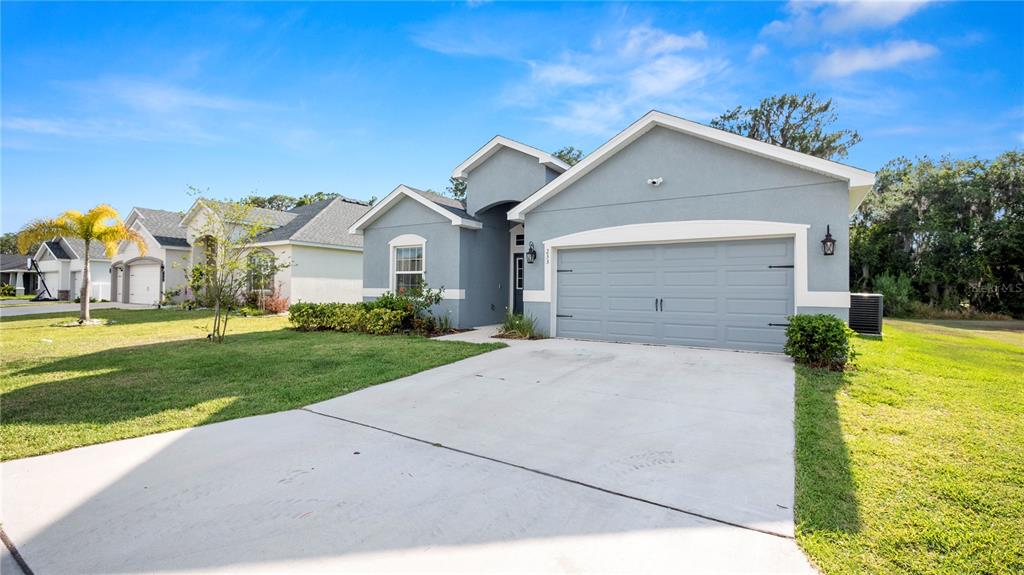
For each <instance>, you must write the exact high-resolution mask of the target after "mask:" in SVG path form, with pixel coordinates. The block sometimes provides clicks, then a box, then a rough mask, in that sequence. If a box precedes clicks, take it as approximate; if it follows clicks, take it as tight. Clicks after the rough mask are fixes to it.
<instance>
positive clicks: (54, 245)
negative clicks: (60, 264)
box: [43, 241, 72, 260]
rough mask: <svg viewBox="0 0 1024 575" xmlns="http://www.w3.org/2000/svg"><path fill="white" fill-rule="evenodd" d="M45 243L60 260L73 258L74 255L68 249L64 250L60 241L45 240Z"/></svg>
mask: <svg viewBox="0 0 1024 575" xmlns="http://www.w3.org/2000/svg"><path fill="white" fill-rule="evenodd" d="M43 245H44V246H46V249H48V250H50V253H52V254H53V257H55V258H57V259H59V260H70V259H72V256H71V255H70V254H68V253H67V252H66V251H64V246H62V245H60V242H59V241H49V242H43Z"/></svg>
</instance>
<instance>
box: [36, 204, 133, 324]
mask: <svg viewBox="0 0 1024 575" xmlns="http://www.w3.org/2000/svg"><path fill="white" fill-rule="evenodd" d="M58 236H64V237H70V238H78V239H80V240H82V241H84V242H85V268H84V269H83V270H82V289H81V291H79V298H80V300H79V301H81V303H82V307H81V311H80V312H79V314H78V320H79V322H85V321H89V291H90V289H89V288H90V286H89V284H90V283H92V278H91V277H90V276H91V271H90V270H89V264H90V256H89V244H91V243H92V242H99V243H101V244H103V247H104V248H105V249H106V252H107V256H109V257H113V256H114V254H115V253H117V244H119V243H120V242H122V241H130V242H134V243H135V245H136V246H138V247H139V254H140V255H146V242H145V240H143V238H142V235H141V234H139V232H137V231H135V230H133V229H130V228H128V227H127V226H125V225H124V222H122V221H121V219H120V217H118V214H117V210H115V209H114V208H112V207H110V206H108V205H106V204H100V205H98V206H96V207H95V208H93V209H91V210H89V211H88V212H86V213H84V214H83V213H81V212H77V211H75V210H68V211H66V212H64V213H63V214H61V215H60V216H58V217H56V218H54V219H52V220H47V219H42V220H35V221H33V222H29V223H28V224H26V225H25V227H23V228H21V231H20V232H18V249H19V250H20V251H21V253H27V252H28V249H29V248H30V247H31V246H32V244H35V243H39V242H44V241H48V240H52V239H53V238H55V237H58Z"/></svg>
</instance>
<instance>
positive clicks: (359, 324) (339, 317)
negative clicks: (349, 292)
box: [332, 304, 366, 331]
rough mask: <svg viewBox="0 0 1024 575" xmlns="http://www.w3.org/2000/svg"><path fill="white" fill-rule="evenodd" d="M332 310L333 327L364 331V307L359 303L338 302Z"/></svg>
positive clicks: (340, 329) (342, 329) (341, 329)
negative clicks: (336, 307) (336, 306)
mask: <svg viewBox="0 0 1024 575" xmlns="http://www.w3.org/2000/svg"><path fill="white" fill-rule="evenodd" d="M338 305H339V307H338V309H336V310H335V311H334V315H333V318H332V319H333V322H334V329H336V330H339V331H364V330H365V328H366V309H365V308H364V307H363V306H362V305H361V304H351V305H345V304H338Z"/></svg>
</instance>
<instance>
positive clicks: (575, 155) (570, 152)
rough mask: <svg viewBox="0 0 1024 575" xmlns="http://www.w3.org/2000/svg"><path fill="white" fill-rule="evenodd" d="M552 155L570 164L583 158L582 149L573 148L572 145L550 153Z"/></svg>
mask: <svg viewBox="0 0 1024 575" xmlns="http://www.w3.org/2000/svg"><path fill="white" fill-rule="evenodd" d="M551 155H552V156H554V157H556V158H558V159H559V160H562V161H563V162H565V163H566V164H569V165H570V166H575V165H576V164H577V163H578V162H579V161H580V160H582V159H583V150H581V149H579V148H574V147H573V146H565V147H564V148H562V149H560V150H558V151H557V152H555V153H553V154H551Z"/></svg>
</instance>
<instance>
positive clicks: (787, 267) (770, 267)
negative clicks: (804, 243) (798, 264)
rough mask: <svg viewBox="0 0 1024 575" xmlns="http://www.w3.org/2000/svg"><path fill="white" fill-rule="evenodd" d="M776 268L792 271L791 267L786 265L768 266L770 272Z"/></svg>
mask: <svg viewBox="0 0 1024 575" xmlns="http://www.w3.org/2000/svg"><path fill="white" fill-rule="evenodd" d="M777 268H785V269H790V270H791V269H793V266H792V265H788V266H768V269H770V270H773V269H777Z"/></svg>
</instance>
